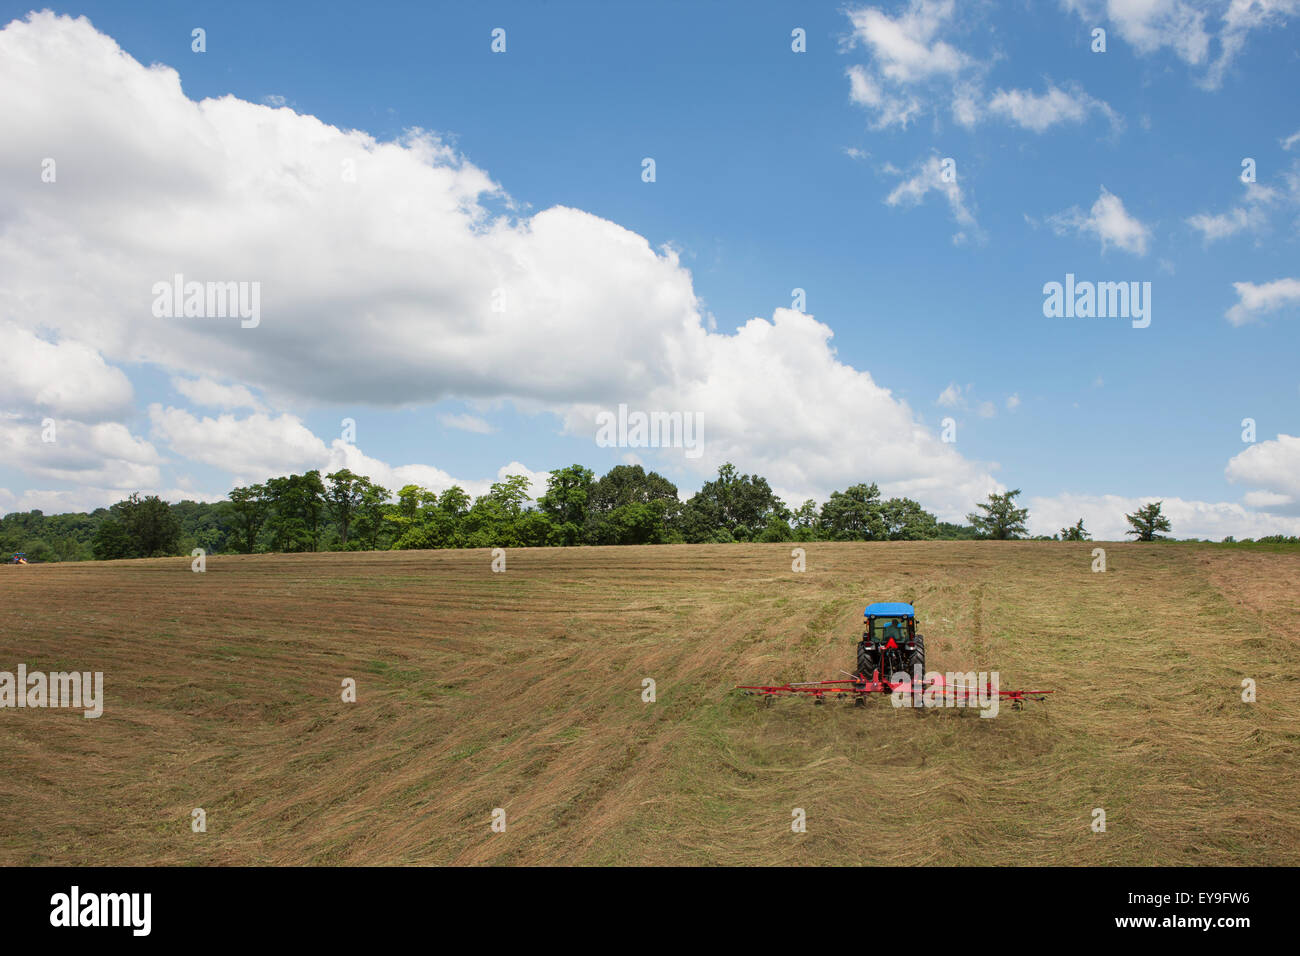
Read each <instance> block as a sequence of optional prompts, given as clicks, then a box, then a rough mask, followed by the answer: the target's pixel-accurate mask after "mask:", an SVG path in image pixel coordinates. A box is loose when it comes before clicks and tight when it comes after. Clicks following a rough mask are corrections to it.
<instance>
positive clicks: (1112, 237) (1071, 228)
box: [1048, 186, 1151, 256]
mask: <svg viewBox="0 0 1300 956" xmlns="http://www.w3.org/2000/svg"><path fill="white" fill-rule="evenodd" d="M1048 222H1049V223H1050V224H1051V226H1052V228H1053V230H1055V231H1056V233H1057V235H1063V234H1065V233H1067V232H1077V233H1079V234H1080V235H1092V236H1095V237H1097V238H1098V239H1100V240H1101V249H1102V252H1105V251H1106V249H1107V248H1108V247H1110V246H1112V245H1113V246H1117V247H1118V248H1120V249H1123V250H1124V251H1125V252H1132V253H1134V254H1135V255H1139V256H1144V255H1146V253H1147V245H1148V243H1149V242H1150V240H1151V229H1150V227H1149V226H1147V225H1145V224H1144V223H1142V222H1141V221H1140V220H1139V219H1138V218H1137V217H1136V216H1133V215H1131V214H1130V213H1129V212H1128V210H1127V209H1125V208H1124V201H1123V200H1122V199H1120V198H1119V197H1118V196H1116V195H1115V194H1114V193H1112V192H1111V191H1110V190H1108V189H1107V188H1106V187H1105V186H1102V187H1101V195H1099V196H1098V197H1097V201H1096V202H1094V203H1093V204H1092V208H1091V209H1090V210H1089V211H1088V213H1087V214H1086V215H1085V214H1084V212H1083V211H1082V210H1081V209H1080V208H1079V207H1078V206H1073V207H1071V208H1070V209H1067V210H1065V211H1063V212H1059V213H1057V214H1055V215H1053V216H1049V217H1048Z"/></svg>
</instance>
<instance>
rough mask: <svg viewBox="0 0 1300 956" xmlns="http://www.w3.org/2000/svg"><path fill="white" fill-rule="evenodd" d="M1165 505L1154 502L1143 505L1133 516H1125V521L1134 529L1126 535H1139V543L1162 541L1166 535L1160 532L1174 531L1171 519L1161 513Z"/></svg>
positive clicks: (1160, 502)
mask: <svg viewBox="0 0 1300 956" xmlns="http://www.w3.org/2000/svg"><path fill="white" fill-rule="evenodd" d="M1163 504H1164V502H1163V501H1153V502H1151V503H1150V504H1146V505H1143V506H1142V507H1141V508H1139V509H1138V510H1137V511H1135V512H1133V513H1132V514H1131V515H1125V516H1124V517H1125V519H1126V520H1127V521H1128V523H1129V524H1131V525H1132V526H1133V527H1132V529H1131V530H1129V531H1125V532H1124V533H1125V534H1133V535H1137V540H1138V541H1160V540H1162V539H1163V538H1164V535H1162V534H1159V533H1158V532H1160V531H1170V530H1172V529H1171V527H1170V525H1169V519H1168V518H1167V517H1165V516H1164V515H1162V514H1161V513H1160V506H1161V505H1163Z"/></svg>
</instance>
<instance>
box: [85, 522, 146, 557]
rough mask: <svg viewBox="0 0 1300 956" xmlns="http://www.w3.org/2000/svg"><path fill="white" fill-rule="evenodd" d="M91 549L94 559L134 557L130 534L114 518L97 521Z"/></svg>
mask: <svg viewBox="0 0 1300 956" xmlns="http://www.w3.org/2000/svg"><path fill="white" fill-rule="evenodd" d="M91 549H92V553H93V554H94V555H95V560H96V561H113V560H116V559H118V558H133V557H135V548H134V546H133V545H132V542H131V536H130V535H129V534H127V533H126V529H125V528H124V527H122V523H121V522H120V521H118V520H117V519H116V518H105V519H104V520H103V521H101V522H100V523H99V528H97V529H96V531H95V538H94V542H93V543H92V545H91Z"/></svg>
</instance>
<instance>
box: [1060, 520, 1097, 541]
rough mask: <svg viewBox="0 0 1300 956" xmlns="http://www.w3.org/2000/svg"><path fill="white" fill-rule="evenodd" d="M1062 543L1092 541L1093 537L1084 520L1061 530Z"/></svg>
mask: <svg viewBox="0 0 1300 956" xmlns="http://www.w3.org/2000/svg"><path fill="white" fill-rule="evenodd" d="M1061 540H1062V541H1091V540H1092V535H1090V534H1089V533H1088V529H1087V528H1085V527H1084V526H1083V519H1082V518H1080V519H1079V520H1078V521H1077V522H1076V523H1075V524H1074V525H1072V526H1071V527H1069V528H1062V529H1061Z"/></svg>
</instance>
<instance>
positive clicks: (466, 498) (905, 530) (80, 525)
mask: <svg viewBox="0 0 1300 956" xmlns="http://www.w3.org/2000/svg"><path fill="white" fill-rule="evenodd" d="M1020 493H1021V492H1020V490H1019V489H1013V490H1011V491H1007V492H1005V493H1002V494H992V495H990V496H989V498H988V500H987V501H984V502H981V503H980V504H978V505H977V506H976V510H975V511H974V512H972V513H971V514H969V515H967V523H966V524H954V523H952V522H947V521H940V520H938V519H937V518H936V517H935V515H933V514H932V513H930V512H928V511H926V510H925V508H923V507H922V506H921V505H920V504H919V503H918V502H916V501H914V500H912V499H911V498H905V497H904V498H899V497H894V498H885V497H883V495H882V494H881V492H880V489H879V487H878V486H877V485H876V484H875V483H872V484H866V483H859V484H855V485H851V486H849V487H848V488H845V489H844V490H843V491H839V490H837V491H833V492H831V494H830V496H829V497H828V498H827V499H826V501H824V502H820V503H819V502H817V501H816V500H814V499H811V498H810V499H808V500H806V501H804V502H803V503H802V504H800V505H798V506H795V507H791V506H790V505H787V504H786V503H785V502H784V501H782V500H781V499H780V498H779V497H778V496H777V495H776V494H775V493H773V491H772V489H771V486H770V485H769V484H768V482H767V479H765V478H763V477H762V476H760V475H753V474H742V473H740V472H739V471H738V470H737V469H736V467H735V466H734V465H732V464H730V463H727V464H725V465H723V466H722V467H721V468H719V469H718V473H717V476H716V477H714V478H713V479H711V480H710V481H707V482H705V483H704V485H703V487H702V488H700V490H699V491H698V492H696V493H695V494H694V495H692V496H691V497H690V498H689V499H687V500H686V501H682V500H681V499H680V498H679V497H678V493H677V486H676V485H675V484H673V483H672V482H671V481H669V480H668V479H667V478H665V477H664V476H663V475H660V474H659V473H657V472H654V471H646V470H645V469H644V468H643V467H642V466H641V465H617V466H615V467H614V468H612V469H610V471H609V472H607V473H606V474H605V475H603V476H601V477H599V478H598V477H597V476H596V475H595V473H594V472H593V471H592V470H591V469H589V468H586V467H584V466H582V465H577V464H575V465H569V466H568V467H566V468H558V469H556V470H554V471H552V472H550V474H549V477H548V480H547V487H546V492H545V493H544V494H543V495H541V496H540V497H539V498H538V499H537V500H536V501H535V502H532V501H531V499H530V495H529V480H528V479H527V478H526V477H524V476H522V475H510V476H507V477H506V478H504V479H503V480H501V481H499V482H496V483H494V484H493V485H492V486H491V487H490V488H489V489H488V491H487V492H486V493H484V494H482V495H479V496H478V497H472V496H471V495H470V494H468V493H467V492H466V491H465V490H464V489H463V488H461V487H460V486H458V485H453V486H452V487H450V488H447V489H446V490H444V491H442V492H441V493H436V492H433V491H431V490H429V489H427V488H422V487H420V486H418V485H414V484H410V485H405V486H404V487H402V488H400V489H398V490H397V491H396V493H393V492H391V491H390V490H389V489H387V488H385V487H383V486H382V485H379V484H377V483H375V482H373V481H371V480H370V478H369V477H367V476H365V475H357V474H354V473H353V472H352V471H350V470H348V469H346V468H344V469H340V470H338V471H335V472H331V473H329V474H325V475H322V474H321V473H320V471H308V472H305V473H304V474H300V475H285V476H281V477H278V478H271V479H269V480H267V481H265V482H261V483H258V484H252V485H245V486H241V487H238V488H235V489H233V490H232V491H231V492H230V494H229V496H228V500H225V501H220V502H213V503H203V502H195V501H182V502H179V503H175V504H169V503H167V502H165V501H163V500H162V499H160V498H158V497H156V496H153V495H149V496H141V495H139V494H133V495H131V496H130V497H129V498H126V499H124V500H123V501H119V502H118V503H117V504H115V505H113V506H112V507H111V508H99V509H96V510H95V511H93V512H90V513H89V514H85V513H83V514H63V515H49V516H47V515H43V514H42V513H41V512H40V511H30V512H19V513H14V514H10V515H7V516H5V517H4V518H3V519H0V551H3V552H4V556H5V557H6V558H7V557H8V556H9V554H10V553H12V552H18V551H25V552H26V553H27V555H28V557H29V559H31V560H34V561H76V560H85V559H88V558H97V559H100V560H106V559H113V558H133V557H159V556H165V555H179V554H189V553H190V552H191V551H192V550H193V549H194V548H202V549H203V550H204V551H205V552H207V553H209V554H219V553H232V552H237V553H244V554H251V553H257V552H299V551H346V550H377V549H410V548H489V547H491V548H497V547H545V546H562V547H572V546H576V545H619V544H671V543H688V544H700V543H712V544H720V543H729V542H738V541H752V542H785V541H789V542H810V541H925V540H958V539H1002V540H1009V539H1017V538H1027V537H1029V535H1028V534H1027V532H1026V530H1025V526H1026V522H1027V520H1028V517H1029V511H1028V509H1027V508H1022V507H1019V506H1018V505H1017V501H1016V499H1017V498H1018V496H1019V495H1020ZM1125 517H1126V518H1127V520H1128V522H1129V524H1130V525H1131V526H1132V528H1131V530H1130V531H1129V532H1128V534H1130V535H1133V536H1134V537H1136V538H1137V540H1140V541H1155V540H1159V539H1161V538H1163V537H1165V536H1166V535H1165V533H1166V532H1168V531H1170V530H1171V528H1170V522H1169V519H1168V517H1166V516H1165V515H1163V514H1162V513H1161V502H1152V503H1150V504H1146V505H1144V506H1143V507H1141V508H1139V509H1138V510H1137V511H1135V512H1134V513H1133V514H1130V515H1126V516H1125ZM1036 540H1062V541H1087V540H1091V535H1090V534H1089V532H1088V531H1087V529H1086V528H1085V527H1084V524H1083V519H1082V518H1081V519H1079V521H1078V522H1077V523H1076V524H1074V525H1072V526H1069V527H1065V528H1062V529H1060V531H1059V532H1058V533H1057V534H1054V535H1051V536H1038V537H1037V538H1036ZM1260 540H1261V541H1276V542H1279V543H1288V542H1294V541H1296V540H1297V539H1295V538H1290V539H1288V538H1285V537H1283V536H1280V535H1276V536H1272V537H1271V538H1262V539H1260ZM1243 543H1244V542H1243Z"/></svg>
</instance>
